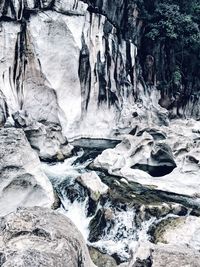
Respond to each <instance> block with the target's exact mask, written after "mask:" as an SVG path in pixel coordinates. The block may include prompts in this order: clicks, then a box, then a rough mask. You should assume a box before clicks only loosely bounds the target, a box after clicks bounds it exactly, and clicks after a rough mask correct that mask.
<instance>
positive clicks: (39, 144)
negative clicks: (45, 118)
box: [12, 110, 73, 161]
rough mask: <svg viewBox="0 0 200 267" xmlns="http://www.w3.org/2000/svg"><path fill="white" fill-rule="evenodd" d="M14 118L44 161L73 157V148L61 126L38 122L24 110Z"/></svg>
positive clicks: (17, 125)
mask: <svg viewBox="0 0 200 267" xmlns="http://www.w3.org/2000/svg"><path fill="white" fill-rule="evenodd" d="M12 117H13V119H14V121H15V126H16V127H17V128H22V129H23V130H24V132H25V134H26V137H27V139H28V141H29V142H30V145H31V146H32V148H34V149H35V150H36V151H37V152H38V155H39V157H40V158H41V159H42V160H46V161H54V160H55V161H56V160H63V159H64V158H66V157H68V156H70V155H71V153H72V149H73V147H72V146H71V145H69V144H68V141H67V138H66V137H64V136H63V134H62V131H61V130H62V129H61V127H60V125H58V124H55V123H50V122H45V123H44V124H43V123H40V122H37V121H36V120H34V119H33V118H32V117H31V116H30V115H29V114H28V113H27V112H26V111H24V110H22V111H17V112H15V113H14V114H13V115H12Z"/></svg>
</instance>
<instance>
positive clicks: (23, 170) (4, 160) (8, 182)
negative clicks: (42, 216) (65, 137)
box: [0, 128, 55, 215]
mask: <svg viewBox="0 0 200 267" xmlns="http://www.w3.org/2000/svg"><path fill="white" fill-rule="evenodd" d="M54 201H55V197H54V192H53V188H52V185H51V183H50V181H49V180H48V178H47V176H46V175H45V174H44V173H43V171H42V169H41V165H40V161H39V158H38V156H37V154H36V153H35V152H34V151H33V149H32V148H31V146H30V144H29V143H28V140H27V139H26V137H25V134H24V132H23V130H21V129H15V128H2V129H0V215H5V214H8V213H10V212H12V211H14V210H16V208H17V207H19V206H24V207H30V206H45V207H51V206H52V205H53V204H54Z"/></svg>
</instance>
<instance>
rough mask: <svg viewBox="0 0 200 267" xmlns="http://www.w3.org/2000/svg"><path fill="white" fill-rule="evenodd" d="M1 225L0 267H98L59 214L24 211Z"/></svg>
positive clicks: (41, 210) (80, 237)
mask: <svg viewBox="0 0 200 267" xmlns="http://www.w3.org/2000/svg"><path fill="white" fill-rule="evenodd" d="M0 222H1V231H0V252H1V260H0V262H1V266H5V267H8V266H21V267H22V266H24V267H27V266H29V267H35V266H49V267H53V266H70V267H95V265H94V264H93V263H92V261H91V260H90V256H89V253H88V250H87V247H86V245H85V243H84V241H83V238H82V236H81V233H80V232H79V231H78V229H77V228H76V227H75V226H74V225H73V223H72V222H71V221H70V220H69V219H68V218H66V217H65V216H63V215H61V214H58V213H57V212H53V211H51V210H49V209H45V208H39V207H34V208H23V209H18V210H17V212H16V213H11V214H9V215H7V216H5V217H1V218H0Z"/></svg>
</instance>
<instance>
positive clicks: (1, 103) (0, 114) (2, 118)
mask: <svg viewBox="0 0 200 267" xmlns="http://www.w3.org/2000/svg"><path fill="white" fill-rule="evenodd" d="M7 117H8V106H7V103H6V99H5V96H4V94H3V93H2V91H1V90H0V127H2V126H4V124H5V122H6V120H7Z"/></svg>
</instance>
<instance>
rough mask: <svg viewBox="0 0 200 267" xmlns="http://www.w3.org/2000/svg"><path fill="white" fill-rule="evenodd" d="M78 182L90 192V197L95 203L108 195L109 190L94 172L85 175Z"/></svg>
mask: <svg viewBox="0 0 200 267" xmlns="http://www.w3.org/2000/svg"><path fill="white" fill-rule="evenodd" d="M77 181H78V182H79V183H80V184H82V185H83V186H84V187H86V188H87V189H88V190H89V192H90V197H91V198H92V199H93V200H94V201H98V200H99V198H100V196H101V195H104V194H106V193H107V192H108V189H109V187H108V186H107V185H106V184H104V183H103V182H102V181H101V179H100V178H99V176H98V175H97V174H96V172H94V171H92V172H86V173H83V174H82V175H81V176H80V177H78V178H77Z"/></svg>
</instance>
